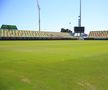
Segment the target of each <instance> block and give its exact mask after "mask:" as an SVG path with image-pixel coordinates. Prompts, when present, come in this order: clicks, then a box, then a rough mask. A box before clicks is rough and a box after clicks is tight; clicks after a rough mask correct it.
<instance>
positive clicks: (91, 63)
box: [0, 41, 108, 90]
mask: <svg viewBox="0 0 108 90" xmlns="http://www.w3.org/2000/svg"><path fill="white" fill-rule="evenodd" d="M0 90H108V41H0Z"/></svg>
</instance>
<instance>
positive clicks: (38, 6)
mask: <svg viewBox="0 0 108 90" xmlns="http://www.w3.org/2000/svg"><path fill="white" fill-rule="evenodd" d="M36 1H37V8H38V24H39V32H40V27H41V25H40V23H41V21H40V5H39V1H38V0H36Z"/></svg>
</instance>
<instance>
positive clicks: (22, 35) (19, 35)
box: [0, 29, 77, 40]
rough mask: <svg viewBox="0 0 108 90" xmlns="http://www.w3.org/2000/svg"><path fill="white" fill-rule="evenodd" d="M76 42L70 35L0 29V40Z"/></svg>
mask: <svg viewBox="0 0 108 90" xmlns="http://www.w3.org/2000/svg"><path fill="white" fill-rule="evenodd" d="M62 39H63V40H77V38H75V37H74V36H72V35H71V34H70V33H63V32H42V31H41V32H39V31H31V30H29V31H28V30H13V29H12V30H10V29H0V40H62Z"/></svg>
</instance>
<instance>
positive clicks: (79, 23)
mask: <svg viewBox="0 0 108 90" xmlns="http://www.w3.org/2000/svg"><path fill="white" fill-rule="evenodd" d="M81 9H82V8H81V0H80V13H79V14H80V15H79V19H78V21H79V22H78V26H79V27H81Z"/></svg>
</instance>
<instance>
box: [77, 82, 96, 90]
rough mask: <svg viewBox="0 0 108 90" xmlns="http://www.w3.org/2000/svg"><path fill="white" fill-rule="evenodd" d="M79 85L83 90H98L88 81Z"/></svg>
mask: <svg viewBox="0 0 108 90" xmlns="http://www.w3.org/2000/svg"><path fill="white" fill-rule="evenodd" d="M77 84H78V85H80V86H81V87H83V88H86V89H87V90H96V87H95V86H94V85H93V84H91V83H89V82H88V81H86V80H84V81H80V82H77Z"/></svg>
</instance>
